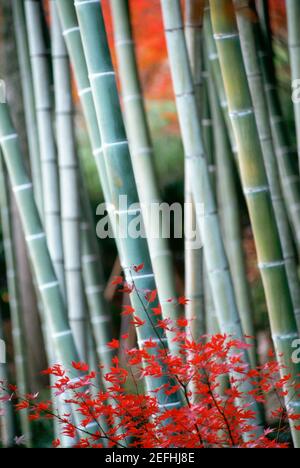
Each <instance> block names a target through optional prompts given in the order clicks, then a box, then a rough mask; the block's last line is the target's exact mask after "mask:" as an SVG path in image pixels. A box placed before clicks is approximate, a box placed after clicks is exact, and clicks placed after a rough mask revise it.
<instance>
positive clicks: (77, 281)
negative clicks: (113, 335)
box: [50, 0, 88, 361]
mask: <svg viewBox="0 0 300 468" xmlns="http://www.w3.org/2000/svg"><path fill="white" fill-rule="evenodd" d="M50 11H51V39H52V40H51V44H52V64H53V75H54V92H55V123H56V141H57V154H58V166H59V181H60V187H61V194H60V206H61V222H62V239H63V253H64V274H65V282H66V301H67V306H68V316H69V322H70V325H71V328H72V330H73V334H74V338H75V343H76V346H77V349H78V352H79V355H80V357H81V359H82V360H83V361H86V360H87V320H88V314H87V310H86V302H85V295H84V285H83V279H82V267H81V232H80V222H81V206H80V190H79V178H78V165H79V162H78V156H77V153H76V143H75V135H74V121H73V102H72V85H71V73H70V67H69V59H68V55H67V50H66V46H65V42H64V38H63V35H62V32H61V26H60V21H59V18H58V14H57V9H56V2H55V1H54V0H51V2H50Z"/></svg>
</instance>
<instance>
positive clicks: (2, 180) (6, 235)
mask: <svg viewBox="0 0 300 468" xmlns="http://www.w3.org/2000/svg"><path fill="white" fill-rule="evenodd" d="M0 207H1V226H2V236H3V245H4V256H5V263H6V277H7V287H8V294H9V307H10V316H11V323H12V338H13V347H14V362H15V369H16V383H17V386H18V389H19V391H20V393H21V394H22V395H26V393H28V373H27V355H26V345H25V340H24V334H23V333H24V324H23V319H22V314H21V309H20V302H19V291H18V284H17V277H16V257H15V252H14V247H13V236H12V225H11V211H10V197H9V188H8V183H7V176H6V174H5V169H4V165H3V159H2V155H1V156H0ZM19 417H20V425H21V431H22V434H23V435H24V436H25V440H26V446H27V447H30V446H31V428H30V423H29V419H28V411H27V410H24V411H22V412H20V416H19Z"/></svg>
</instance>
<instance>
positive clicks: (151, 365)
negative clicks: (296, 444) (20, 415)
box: [0, 285, 300, 448]
mask: <svg viewBox="0 0 300 468" xmlns="http://www.w3.org/2000/svg"><path fill="white" fill-rule="evenodd" d="M134 286H135V285H134ZM135 290H136V292H137V293H139V291H138V290H137V289H135ZM142 293H143V295H144V297H145V292H142ZM154 293H155V294H154ZM149 294H150V297H149ZM151 296H153V297H151ZM154 296H155V297H154ZM141 297H142V295H141ZM147 297H148V300H149V299H152V298H153V299H155V298H156V291H152V292H148V293H147ZM149 302H150V301H149ZM149 302H148V306H149ZM177 302H179V301H178V299H177ZM141 308H142V309H143V310H140V311H139V310H137V311H136V312H137V313H142V312H145V306H143V302H141ZM156 309H159V308H154V309H152V313H153V317H152V320H153V330H154V331H155V333H156V335H157V338H156V339H151V338H149V339H148V340H146V341H144V342H143V347H142V348H141V349H137V348H132V349H127V348H126V347H125V346H123V342H124V341H123V340H125V339H127V338H128V335H126V336H125V335H124V336H123V338H122V341H119V340H117V339H113V340H112V341H111V342H110V343H108V344H107V346H108V349H109V348H110V349H113V350H116V353H119V352H122V354H123V356H124V359H122V362H124V363H125V364H123V365H121V364H120V360H119V358H118V357H117V355H116V356H115V357H113V358H112V362H111V366H110V369H109V371H107V372H106V373H104V375H103V374H102V373H103V366H101V365H99V369H100V371H99V370H98V371H97V372H95V371H89V366H88V365H87V364H85V363H82V362H78V363H77V362H73V363H72V370H66V369H63V368H62V366H61V365H59V364H56V365H54V366H53V367H51V368H49V369H47V370H46V371H44V373H45V374H49V375H52V376H54V377H56V380H55V382H54V384H53V387H52V388H53V390H54V394H55V395H56V396H57V397H58V398H59V399H60V403H61V401H62V398H63V399H64V401H65V403H66V405H67V408H68V411H69V413H68V414H61V413H59V410H58V409H57V408H56V405H55V402H53V401H52V402H51V401H38V394H35V395H25V396H23V395H22V394H20V393H19V391H18V389H17V387H15V386H14V385H7V384H6V383H5V382H0V390H1V391H2V392H1V393H0V401H2V400H3V401H7V400H8V399H9V400H11V401H14V402H15V408H16V410H17V411H22V410H26V411H28V412H29V419H30V420H31V421H38V420H40V419H54V418H55V419H57V421H58V422H59V424H60V426H61V433H62V435H64V436H67V437H70V438H71V439H74V447H78V448H102V447H125V446H127V445H129V447H131V448H173V447H176V448H225V447H239V448H287V447H289V443H288V442H284V443H283V442H282V441H281V440H282V439H281V436H282V434H283V433H285V432H286V433H287V434H288V432H289V429H288V423H293V424H294V425H295V426H296V427H297V423H298V421H299V420H300V415H299V413H295V412H291V411H289V412H287V410H286V409H285V405H284V398H285V396H286V395H287V392H288V391H289V393H290V394H294V396H295V397H297V395H298V393H299V384H298V383H297V382H295V381H294V380H293V379H292V377H291V375H289V374H288V372H287V371H286V375H284V372H283V369H282V368H280V366H279V364H278V362H277V361H276V360H275V359H273V354H272V355H271V358H272V359H271V360H270V361H269V362H267V363H266V364H264V365H263V366H260V367H258V368H257V369H249V366H248V364H246V362H245V359H244V357H245V352H247V349H248V348H249V347H250V345H249V344H247V343H246V342H245V341H241V340H237V339H235V338H234V337H233V336H225V335H221V334H218V335H214V336H211V337H207V336H204V337H201V338H200V339H199V340H197V341H196V340H194V339H193V337H192V336H191V332H190V330H189V323H188V322H187V320H186V319H185V318H179V319H178V320H177V323H176V324H174V323H173V322H172V321H171V320H170V319H161V320H157V321H156V322H155V314H156V313H157V312H156ZM159 310H160V309H159ZM147 313H148V314H149V312H147ZM150 314H151V312H150ZM132 323H133V324H134V325H135V326H136V327H142V326H143V324H144V323H145V322H144V320H142V319H140V318H139V317H138V316H137V315H134V319H133V322H132ZM155 324H156V325H155ZM154 327H156V328H154ZM157 327H158V328H160V329H161V330H160V331H159V332H158V328H157ZM162 330H171V331H172V336H173V338H172V339H173V340H174V341H175V342H176V343H177V345H178V349H179V352H178V354H177V355H176V356H175V355H172V354H171V353H170V352H169V351H168V350H167V349H166V347H165V340H163V339H162V338H161V334H162V333H163V331H162ZM247 339H249V337H247ZM280 373H281V377H279V375H280ZM145 378H146V379H147V382H149V381H150V382H151V388H152V390H151V391H150V390H149V391H148V393H146V394H144V392H140V391H139V385H138V382H140V381H141V380H144V379H145ZM129 388H130V389H132V388H135V389H136V390H135V391H132V390H130V391H129ZM272 394H274V395H275V396H276V400H277V401H278V407H277V408H276V407H274V408H273V410H272V415H271V416H272V417H273V418H274V424H273V429H272V428H270V427H268V426H267V427H266V428H265V429H264V430H263V429H261V428H259V427H258V425H257V424H258V423H257V419H258V417H257V416H258V415H257V414H256V413H255V411H254V403H256V402H258V403H259V404H265V403H266V402H267V400H269V396H270V395H272ZM298 396H299V395H298ZM58 406H59V405H58ZM74 415H77V416H76V417H75V418H74ZM73 418H74V419H73ZM75 421H76V422H75ZM276 421H279V423H276ZM298 428H299V429H300V426H299V424H298ZM285 439H286V435H285ZM52 445H53V447H60V446H61V441H60V440H59V439H56V440H54V441H53V443H52Z"/></svg>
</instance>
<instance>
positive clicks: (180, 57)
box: [161, 0, 260, 425]
mask: <svg viewBox="0 0 300 468" xmlns="http://www.w3.org/2000/svg"><path fill="white" fill-rule="evenodd" d="M161 6H162V12H163V20H164V27H165V34H166V39H167V46H168V53H169V60H170V67H171V74H172V79H173V87H174V92H175V96H176V104H177V109H178V116H179V123H180V128H181V134H182V138H183V146H184V150H185V154H186V157H187V158H188V159H190V167H189V169H188V175H189V177H190V178H191V183H192V187H193V195H194V200H195V203H196V214H197V220H198V222H199V225H200V228H201V235H202V239H203V244H204V255H205V263H206V266H207V270H208V276H209V282H210V285H211V288H212V294H213V298H214V301H215V308H216V313H217V316H218V321H219V326H220V330H221V333H224V334H228V335H234V336H236V337H239V338H240V339H243V331H242V326H241V322H240V317H239V314H238V310H237V305H236V299H235V294H234V289H233V283H232V278H231V274H230V271H229V266H228V261H227V258H226V254H225V249H224V244H223V240H222V234H221V228H220V223H219V218H218V214H217V207H216V202H215V198H214V194H213V189H212V185H211V178H210V174H209V169H208V165H207V161H206V159H205V153H204V148H203V140H202V135H201V127H200V123H199V119H198V118H197V117H198V110H197V102H196V98H195V92H194V87H193V80H192V74H191V69H190V64H189V58H188V53H187V49H186V43H185V37H184V30H183V21H182V15H181V8H180V1H175V0H161ZM244 357H245V360H246V361H247V360H248V355H247V353H244ZM251 402H252V403H253V408H255V409H256V415H257V424H258V425H260V414H259V413H260V412H259V408H258V405H256V403H255V402H253V401H251Z"/></svg>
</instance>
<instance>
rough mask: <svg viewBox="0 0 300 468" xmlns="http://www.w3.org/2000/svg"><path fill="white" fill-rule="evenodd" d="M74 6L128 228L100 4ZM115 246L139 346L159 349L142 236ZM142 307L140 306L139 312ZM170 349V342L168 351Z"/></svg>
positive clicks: (132, 193)
mask: <svg viewBox="0 0 300 468" xmlns="http://www.w3.org/2000/svg"><path fill="white" fill-rule="evenodd" d="M75 7H76V11H77V16H78V21H79V28H80V33H81V38H82V43H83V47H84V53H85V57H86V63H87V67H88V71H89V78H90V83H91V88H92V94H93V98H94V103H95V109H96V114H97V121H98V125H99V129H100V133H101V138H102V150H103V152H104V157H105V161H106V166H107V170H108V176H109V181H110V188H111V195H112V202H113V205H112V206H111V209H112V210H113V211H114V214H115V215H116V223H117V226H118V225H120V224H119V223H122V222H124V220H126V221H127V220H128V223H130V222H131V221H132V220H134V219H136V215H137V214H139V213H140V209H139V208H137V209H134V210H130V209H129V210H128V208H124V209H123V208H122V207H121V206H120V200H122V197H123V196H125V195H126V197H127V206H129V207H131V206H132V205H134V204H135V206H138V203H137V202H138V195H137V189H136V185H135V182H134V176H133V170H132V165H131V160H130V154H129V148H128V141H127V139H126V134H125V128H124V124H123V119H122V114H121V108H120V103H119V97H118V92H117V87H116V79H115V73H114V71H113V68H112V63H111V58H110V52H109V48H108V43H107V37H106V32H105V26H104V20H103V16H102V11H101V8H100V6H99V2H98V1H97V2H95V1H88V2H86V1H79V2H76V3H75ZM95 41H96V42H97V44H98V46H99V47H97V48H95V47H94V46H93V44H94V43H95ZM119 246H120V248H121V252H120V254H121V262H122V267H123V270H124V272H125V275H126V278H127V281H128V282H129V283H134V285H135V288H134V291H133V293H132V294H131V295H130V296H131V302H132V304H133V307H134V308H135V309H136V310H138V313H139V315H140V316H141V317H142V318H143V319H144V320H145V324H144V325H143V326H142V327H138V328H137V334H138V341H139V346H143V342H144V340H145V339H149V337H150V336H152V338H153V339H154V340H155V341H156V342H158V346H162V343H163V340H165V338H164V336H163V334H162V333H161V332H160V331H159V330H157V331H156V330H155V329H154V327H155V319H154V318H153V319H152V318H151V320H149V317H150V315H151V304H149V303H148V302H147V301H145V300H144V295H143V293H142V294H141V293H140V292H139V291H147V290H153V289H154V288H155V280H154V275H153V272H152V268H151V262H150V256H149V252H148V248H147V243H146V241H145V239H143V238H142V237H139V238H137V239H133V238H132V237H131V236H130V235H127V238H125V239H124V238H122V237H121V238H119ZM141 263H143V264H144V269H143V271H142V272H140V273H138V274H133V273H132V271H131V269H130V267H131V266H132V265H139V264H141ZM141 302H143V307H142V308H141ZM162 305H163V304H162ZM172 344H173V343H171V342H170V346H171V345H172ZM166 346H167V344H166ZM173 348H174V346H173ZM155 380H157V379H155ZM162 380H165V379H159V381H156V382H154V380H153V379H151V378H147V379H146V384H147V387H148V391H152V390H154V388H157V386H158V385H160V383H161V381H162ZM161 397H162V398H163V399H161ZM158 398H160V404H161V406H162V407H163V408H166V407H169V406H170V405H171V406H178V405H180V404H181V403H180V400H179V398H178V395H177V394H175V395H174V396H173V398H172V399H170V402H167V403H166V402H165V397H164V396H163V395H161V396H160V393H159V394H158Z"/></svg>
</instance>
